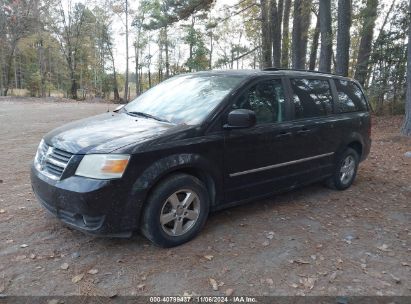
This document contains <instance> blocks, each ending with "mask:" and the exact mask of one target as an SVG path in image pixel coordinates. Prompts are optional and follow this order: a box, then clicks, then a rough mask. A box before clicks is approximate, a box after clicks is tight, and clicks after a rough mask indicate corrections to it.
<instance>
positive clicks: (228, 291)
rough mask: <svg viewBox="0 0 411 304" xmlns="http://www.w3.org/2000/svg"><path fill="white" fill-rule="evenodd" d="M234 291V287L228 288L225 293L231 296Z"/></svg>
mask: <svg viewBox="0 0 411 304" xmlns="http://www.w3.org/2000/svg"><path fill="white" fill-rule="evenodd" d="M233 293H234V289H232V288H228V289H227V290H226V291H225V295H226V296H227V297H229V296H231V295H232V294H233Z"/></svg>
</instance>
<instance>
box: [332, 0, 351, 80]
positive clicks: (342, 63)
mask: <svg viewBox="0 0 411 304" xmlns="http://www.w3.org/2000/svg"><path fill="white" fill-rule="evenodd" d="M351 11H352V9H351V0H338V32H337V55H336V57H337V58H336V62H337V65H336V68H335V71H336V73H337V74H339V75H342V76H348V66H349V62H350V28H351Z"/></svg>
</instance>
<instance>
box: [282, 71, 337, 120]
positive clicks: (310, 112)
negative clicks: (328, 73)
mask: <svg viewBox="0 0 411 304" xmlns="http://www.w3.org/2000/svg"><path fill="white" fill-rule="evenodd" d="M290 81H291V88H292V90H293V96H292V102H293V105H294V113H295V114H294V115H295V118H296V119H301V118H309V117H319V116H325V115H329V114H331V113H332V93H331V88H330V83H329V81H328V80H323V79H305V78H295V79H290Z"/></svg>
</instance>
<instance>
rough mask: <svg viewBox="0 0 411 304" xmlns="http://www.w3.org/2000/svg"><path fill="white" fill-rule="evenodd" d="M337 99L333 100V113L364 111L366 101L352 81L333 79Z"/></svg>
mask: <svg viewBox="0 0 411 304" xmlns="http://www.w3.org/2000/svg"><path fill="white" fill-rule="evenodd" d="M334 82H335V86H336V88H337V93H338V100H337V101H336V102H335V113H348V112H356V111H366V110H367V102H366V101H365V97H364V94H363V93H362V91H361V89H360V88H359V87H358V85H356V84H355V83H354V82H352V81H348V80H341V79H335V80H334Z"/></svg>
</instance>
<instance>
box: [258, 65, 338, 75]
mask: <svg viewBox="0 0 411 304" xmlns="http://www.w3.org/2000/svg"><path fill="white" fill-rule="evenodd" d="M263 71H296V72H309V73H318V74H329V75H336V74H333V73H328V72H321V71H315V70H304V69H285V68H274V67H269V68H264V69H263ZM337 76H338V75H337Z"/></svg>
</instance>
